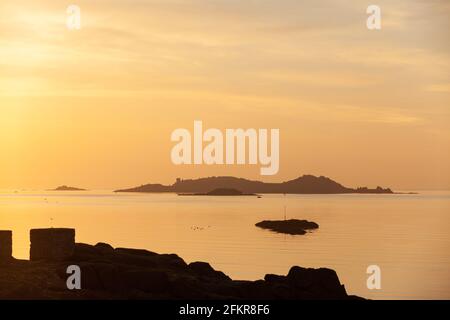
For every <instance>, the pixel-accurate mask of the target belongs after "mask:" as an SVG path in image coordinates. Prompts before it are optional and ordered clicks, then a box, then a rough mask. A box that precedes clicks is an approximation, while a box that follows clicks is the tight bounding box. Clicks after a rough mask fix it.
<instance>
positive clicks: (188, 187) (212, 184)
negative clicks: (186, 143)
mask: <svg viewBox="0 0 450 320" xmlns="http://www.w3.org/2000/svg"><path fill="white" fill-rule="evenodd" d="M216 189H235V190H239V191H240V192H242V193H244V194H260V193H279V194H341V193H374V194H380V193H385V194H391V193H394V192H393V191H392V190H391V189H389V188H386V189H384V188H382V187H377V188H375V189H369V188H367V187H360V188H356V189H353V188H348V187H344V186H343V185H341V184H339V183H337V182H335V181H333V180H331V179H330V178H327V177H324V176H320V177H316V176H313V175H303V176H301V177H299V178H297V179H294V180H289V181H285V182H280V183H266V182H262V181H254V180H248V179H243V178H236V177H208V178H199V179H187V180H183V179H180V178H178V179H177V181H176V182H175V183H174V184H172V185H162V184H146V185H141V186H139V187H134V188H130V189H121V190H116V191H115V192H148V193H155V192H174V193H179V194H180V193H199V194H207V193H209V192H211V191H212V190H216Z"/></svg>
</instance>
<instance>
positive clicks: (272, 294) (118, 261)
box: [0, 229, 361, 300]
mask: <svg viewBox="0 0 450 320" xmlns="http://www.w3.org/2000/svg"><path fill="white" fill-rule="evenodd" d="M0 235H1V237H0V245H1V246H5V250H1V251H0V252H1V253H2V254H1V255H0V299H221V300H226V299H252V300H255V299H361V298H359V297H356V296H349V295H348V294H347V292H346V290H345V287H344V285H342V284H341V283H340V281H339V278H338V276H337V274H336V272H335V271H334V270H331V269H327V268H320V269H307V268H302V267H298V266H295V267H292V268H290V270H289V272H288V274H287V275H286V276H283V275H274V274H267V275H266V276H265V277H264V279H263V280H257V281H241V280H232V279H230V278H229V277H228V276H227V275H225V274H224V273H223V272H221V271H217V270H214V269H213V268H212V267H211V266H210V265H209V264H208V263H206V262H192V263H189V264H188V263H186V262H185V261H184V260H183V259H182V258H180V257H179V256H177V255H176V254H157V253H155V252H151V251H147V250H140V249H124V248H113V247H112V246H110V245H109V244H106V243H98V244H96V245H95V246H93V245H88V244H83V243H75V239H74V235H75V230H74V229H40V230H31V232H30V235H31V251H32V252H31V260H30V261H28V260H16V259H14V258H12V257H11V237H12V234H11V232H10V231H2V232H0ZM70 265H76V266H79V267H80V269H81V289H80V290H68V289H67V285H66V282H67V279H68V277H69V276H70V275H69V274H67V267H68V266H70Z"/></svg>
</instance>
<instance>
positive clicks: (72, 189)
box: [50, 186, 86, 191]
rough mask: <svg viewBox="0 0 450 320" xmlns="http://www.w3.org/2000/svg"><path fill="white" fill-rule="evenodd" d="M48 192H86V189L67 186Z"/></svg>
mask: <svg viewBox="0 0 450 320" xmlns="http://www.w3.org/2000/svg"><path fill="white" fill-rule="evenodd" d="M50 191H86V189H80V188H75V187H69V186H59V187H57V188H55V189H52V190H50Z"/></svg>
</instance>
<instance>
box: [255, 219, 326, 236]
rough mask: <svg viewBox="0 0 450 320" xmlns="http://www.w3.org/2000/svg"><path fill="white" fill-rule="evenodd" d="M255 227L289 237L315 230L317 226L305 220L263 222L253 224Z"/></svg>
mask: <svg viewBox="0 0 450 320" xmlns="http://www.w3.org/2000/svg"><path fill="white" fill-rule="evenodd" d="M255 225H256V226H257V227H260V228H263V229H269V230H272V231H275V232H278V233H286V234H291V235H302V234H305V233H306V230H310V229H317V228H319V225H318V224H317V223H315V222H312V221H307V220H296V219H292V220H274V221H270V220H265V221H261V222H258V223H257V224H255Z"/></svg>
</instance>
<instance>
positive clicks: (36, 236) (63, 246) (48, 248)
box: [30, 228, 75, 261]
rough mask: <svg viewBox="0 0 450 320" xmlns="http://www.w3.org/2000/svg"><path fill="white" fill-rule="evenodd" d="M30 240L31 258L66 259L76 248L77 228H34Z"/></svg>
mask: <svg viewBox="0 0 450 320" xmlns="http://www.w3.org/2000/svg"><path fill="white" fill-rule="evenodd" d="M30 241H31V246H30V260H33V261H35V260H48V261H61V260H66V259H68V258H70V257H71V256H72V255H73V251H74V249H75V229H56V228H55V229H54V228H51V229H32V230H30Z"/></svg>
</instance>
